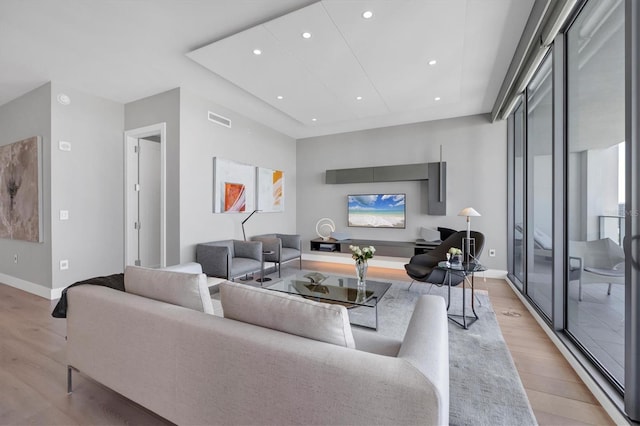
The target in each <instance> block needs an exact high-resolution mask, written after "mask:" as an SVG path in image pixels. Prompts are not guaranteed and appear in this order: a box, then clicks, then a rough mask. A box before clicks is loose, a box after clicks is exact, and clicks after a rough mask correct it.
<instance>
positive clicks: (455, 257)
mask: <svg viewBox="0 0 640 426" xmlns="http://www.w3.org/2000/svg"><path fill="white" fill-rule="evenodd" d="M447 254H449V255H451V263H460V260H461V258H462V250H460V249H459V248H457V247H451V248H450V249H449V252H448V253H447ZM447 260H448V259H447Z"/></svg>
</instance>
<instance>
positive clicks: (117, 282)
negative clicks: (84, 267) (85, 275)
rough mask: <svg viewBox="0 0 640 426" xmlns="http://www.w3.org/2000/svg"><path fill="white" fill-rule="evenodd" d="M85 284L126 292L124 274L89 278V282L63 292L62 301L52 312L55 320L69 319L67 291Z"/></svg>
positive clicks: (83, 282) (79, 283) (74, 284)
mask: <svg viewBox="0 0 640 426" xmlns="http://www.w3.org/2000/svg"><path fill="white" fill-rule="evenodd" d="M83 284H92V285H101V286H105V287H111V288H113V289H116V290H120V291H124V274H113V275H107V276H106V277H95V278H89V279H88V280H84V281H78V282H77V283H73V284H71V285H70V286H69V287H67V288H65V289H64V290H62V295H61V296H60V300H59V301H58V304H57V305H56V307H55V308H53V312H51V316H52V317H54V318H66V317H67V290H69V289H70V288H71V287H75V286H77V285H83Z"/></svg>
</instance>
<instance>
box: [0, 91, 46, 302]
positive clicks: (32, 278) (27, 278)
mask: <svg viewBox="0 0 640 426" xmlns="http://www.w3.org/2000/svg"><path fill="white" fill-rule="evenodd" d="M0 129H1V131H0V145H7V144H10V143H13V142H17V141H19V140H22V139H26V138H28V137H31V136H41V137H42V164H43V170H42V172H43V173H42V174H43V176H42V182H43V185H42V190H43V197H42V199H43V206H42V219H41V220H43V224H44V226H43V230H44V235H43V238H42V241H43V242H42V243H32V242H27V241H16V240H9V239H0V282H3V283H5V284H9V285H12V286H14V287H18V288H22V289H24V290H27V291H30V292H32V293H35V294H38V295H40V296H43V297H48V296H49V293H50V292H48V291H47V289H50V288H51V280H52V278H51V208H50V206H51V167H50V164H51V84H50V83H47V84H45V85H43V86H41V87H39V88H37V89H34V90H32V91H31V92H29V93H26V94H24V95H22V96H21V97H19V98H17V99H15V100H13V101H11V102H9V103H7V104H4V105H2V106H0ZM16 254H17V255H18V263H14V261H13V257H14V255H16Z"/></svg>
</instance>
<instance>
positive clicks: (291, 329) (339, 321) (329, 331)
mask: <svg viewBox="0 0 640 426" xmlns="http://www.w3.org/2000/svg"><path fill="white" fill-rule="evenodd" d="M220 302H221V303H222V310H223V312H224V316H225V318H230V319H234V320H236V321H242V322H246V323H249V324H254V325H258V326H260V327H266V328H271V329H273V330H278V331H283V332H285V333H289V334H295V335H297V336H302V337H306V338H308V339H313V340H319V341H321V342H326V343H332V344H334V345H339V346H345V347H347V348H355V346H356V345H355V342H354V340H353V334H352V333H351V324H350V323H349V314H348V312H347V308H345V307H344V306H341V305H332V304H329V303H320V302H314V301H313V300H308V299H303V298H302V297H298V296H291V295H288V294H285V293H279V292H277V291H273V290H266V289H262V288H257V287H251V286H247V285H243V284H236V283H232V282H223V283H221V284H220Z"/></svg>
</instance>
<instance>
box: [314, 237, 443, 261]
mask: <svg viewBox="0 0 640 426" xmlns="http://www.w3.org/2000/svg"><path fill="white" fill-rule="evenodd" d="M439 244H440V243H432V242H421V243H416V242H415V241H383V240H358V239H350V240H339V241H338V240H334V239H329V240H323V239H321V238H316V239H314V240H311V242H310V249H311V251H323V252H329V253H332V252H333V253H351V250H349V246H350V245H353V246H360V247H364V246H374V247H375V248H376V254H375V255H376V256H392V257H411V256H413V255H416V254H422V253H426V252H428V251H431V250H433V249H434V248H435V247H437V246H438V245H439Z"/></svg>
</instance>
